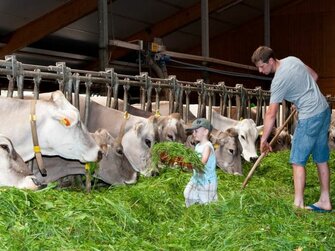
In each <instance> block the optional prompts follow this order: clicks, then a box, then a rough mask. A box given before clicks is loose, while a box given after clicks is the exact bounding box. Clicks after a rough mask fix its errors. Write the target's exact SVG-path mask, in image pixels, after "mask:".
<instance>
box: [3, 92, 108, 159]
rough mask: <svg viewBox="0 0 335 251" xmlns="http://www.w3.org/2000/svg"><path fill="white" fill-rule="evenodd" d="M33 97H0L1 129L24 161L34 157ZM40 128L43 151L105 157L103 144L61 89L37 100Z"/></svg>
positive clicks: (36, 113) (86, 157)
mask: <svg viewBox="0 0 335 251" xmlns="http://www.w3.org/2000/svg"><path fill="white" fill-rule="evenodd" d="M32 102H33V101H32V100H21V99H14V98H3V97H0V117H1V123H0V133H1V134H3V135H5V136H7V137H9V138H10V139H11V140H12V142H13V145H14V146H15V148H16V150H17V152H18V153H19V154H20V155H21V156H22V158H23V160H24V161H28V160H30V159H32V158H33V157H34V151H33V150H34V148H33V141H32V132H31V125H30V118H31V107H32ZM35 109H36V112H35V116H32V117H35V118H36V128H37V135H38V140H39V146H40V150H41V153H42V154H43V155H52V156H53V155H59V156H62V157H64V158H67V159H77V160H79V161H82V162H90V161H96V160H98V159H99V157H101V152H100V149H99V146H98V145H97V144H96V143H95V141H94V139H93V138H92V136H91V135H90V134H89V132H88V131H87V129H86V127H85V126H84V125H83V124H82V122H81V120H80V114H79V111H78V109H76V108H75V107H74V106H73V105H71V104H70V103H69V102H68V101H67V99H66V98H65V96H64V95H63V94H62V92H60V91H56V92H53V93H51V98H50V99H49V100H37V101H36V107H35Z"/></svg>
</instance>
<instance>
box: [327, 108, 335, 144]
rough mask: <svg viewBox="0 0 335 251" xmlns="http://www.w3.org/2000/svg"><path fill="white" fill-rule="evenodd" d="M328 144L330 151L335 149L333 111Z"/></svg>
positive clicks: (334, 117) (334, 116) (334, 115)
mask: <svg viewBox="0 0 335 251" xmlns="http://www.w3.org/2000/svg"><path fill="white" fill-rule="evenodd" d="M328 138H329V139H328V144H329V148H330V149H332V150H333V149H335V112H334V111H333V110H332V114H331V122H330V125H329V137H328Z"/></svg>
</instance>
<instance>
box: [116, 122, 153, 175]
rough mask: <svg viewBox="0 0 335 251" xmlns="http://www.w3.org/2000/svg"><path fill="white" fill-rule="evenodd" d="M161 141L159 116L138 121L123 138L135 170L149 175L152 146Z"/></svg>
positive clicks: (124, 147)
mask: <svg viewBox="0 0 335 251" xmlns="http://www.w3.org/2000/svg"><path fill="white" fill-rule="evenodd" d="M157 141H159V135H158V128H157V118H153V119H152V120H149V119H148V120H143V121H141V122H137V123H136V124H135V125H134V126H133V127H132V128H131V129H130V130H128V131H127V132H126V133H125V134H124V136H123V138H122V141H121V142H122V146H123V150H124V153H125V155H126V157H127V159H128V160H129V162H130V164H131V165H132V167H133V168H134V170H135V171H137V172H140V173H142V174H144V175H147V172H146V169H147V168H148V167H149V164H150V159H151V147H152V146H153V145H154V144H155V142H157Z"/></svg>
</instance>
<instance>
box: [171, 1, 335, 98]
mask: <svg viewBox="0 0 335 251" xmlns="http://www.w3.org/2000/svg"><path fill="white" fill-rule="evenodd" d="M270 24H271V47H272V48H273V49H274V50H275V52H276V55H277V57H278V58H282V57H286V56H289V55H294V56H297V57H299V58H301V59H302V60H303V61H304V62H305V63H306V64H307V65H309V66H310V67H312V68H313V69H314V70H315V71H317V73H318V74H319V80H318V84H319V86H320V89H321V90H322V92H323V93H324V94H331V95H335V1H334V0H319V1H315V0H303V1H302V0H295V1H292V2H291V3H289V4H287V5H286V6H285V7H282V8H280V9H277V10H275V11H273V12H272V13H271V22H270ZM263 34H264V24H263V17H261V18H259V19H256V20H253V21H251V22H249V23H248V24H245V25H243V26H241V27H239V28H237V29H235V30H232V31H229V32H226V33H224V34H222V35H221V36H219V37H216V38H215V39H212V40H211V41H210V56H211V57H214V58H220V59H223V60H228V61H233V62H238V63H242V64H248V65H250V64H251V61H250V57H251V55H252V53H253V51H254V50H255V49H256V48H257V47H258V46H259V45H262V44H263V41H264V35H263ZM200 51H201V47H198V48H195V49H193V50H191V51H189V52H188V53H192V54H200ZM175 72H176V75H177V78H178V79H179V78H180V79H184V78H185V77H190V79H192V80H194V73H193V74H192V73H187V72H185V71H184V72H181V71H175ZM169 73H170V74H174V73H173V72H171V71H169ZM179 73H181V76H183V77H179ZM200 76H201V75H200ZM211 77H212V78H213V81H217V79H221V80H224V79H226V77H225V76H214V75H211ZM232 81H233V82H234V81H236V82H243V79H241V80H232ZM258 82H259V81H245V83H246V85H247V87H250V88H251V87H253V86H259V85H260V84H259V83H258ZM232 85H233V84H232Z"/></svg>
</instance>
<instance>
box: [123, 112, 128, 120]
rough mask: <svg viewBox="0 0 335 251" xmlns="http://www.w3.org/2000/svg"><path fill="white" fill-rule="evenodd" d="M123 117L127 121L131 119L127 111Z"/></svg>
mask: <svg viewBox="0 0 335 251" xmlns="http://www.w3.org/2000/svg"><path fill="white" fill-rule="evenodd" d="M123 117H124V118H125V119H129V113H128V112H127V111H125V112H124V114H123Z"/></svg>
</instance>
